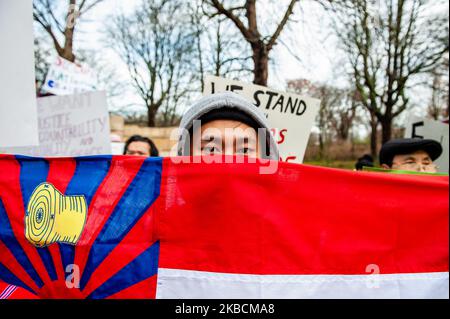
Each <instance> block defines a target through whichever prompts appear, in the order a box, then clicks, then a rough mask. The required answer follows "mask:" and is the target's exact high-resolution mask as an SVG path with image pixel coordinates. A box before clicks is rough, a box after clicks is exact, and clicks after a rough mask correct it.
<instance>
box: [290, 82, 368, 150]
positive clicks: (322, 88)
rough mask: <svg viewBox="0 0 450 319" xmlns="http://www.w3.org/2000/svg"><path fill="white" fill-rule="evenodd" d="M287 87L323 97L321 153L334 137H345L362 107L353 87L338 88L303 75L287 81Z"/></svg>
mask: <svg viewBox="0 0 450 319" xmlns="http://www.w3.org/2000/svg"><path fill="white" fill-rule="evenodd" d="M288 90H290V91H293V92H295V93H298V94H303V95H308V96H311V97H315V98H317V99H320V108H319V113H318V115H317V118H316V125H317V127H318V129H319V152H320V153H319V156H320V158H323V157H324V150H325V146H326V145H328V144H329V143H331V142H332V141H333V140H338V141H346V140H348V139H349V132H350V130H351V128H352V126H353V125H354V122H355V120H356V118H357V109H358V108H360V107H361V103H360V100H359V95H358V93H357V92H356V91H355V90H354V89H353V90H350V89H345V88H337V87H333V86H330V85H327V84H322V83H314V82H311V81H308V80H304V79H297V80H290V81H288Z"/></svg>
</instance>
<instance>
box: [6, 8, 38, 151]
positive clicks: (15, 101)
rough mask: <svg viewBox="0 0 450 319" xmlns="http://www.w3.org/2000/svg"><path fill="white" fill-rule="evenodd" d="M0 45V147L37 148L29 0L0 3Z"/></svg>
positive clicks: (31, 20)
mask: <svg viewBox="0 0 450 319" xmlns="http://www.w3.org/2000/svg"><path fill="white" fill-rule="evenodd" d="M0 43H1V59H0V147H8V146H25V145H37V143H38V138H37V132H38V128H37V126H38V124H37V113H36V85H35V74H34V41H33V4H32V1H31V0H25V1H13V0H0Z"/></svg>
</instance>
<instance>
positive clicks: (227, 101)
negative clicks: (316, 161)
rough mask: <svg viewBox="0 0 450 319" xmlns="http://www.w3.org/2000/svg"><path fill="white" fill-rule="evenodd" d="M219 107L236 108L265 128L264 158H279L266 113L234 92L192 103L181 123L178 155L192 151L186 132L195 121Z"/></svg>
mask: <svg viewBox="0 0 450 319" xmlns="http://www.w3.org/2000/svg"><path fill="white" fill-rule="evenodd" d="M219 109H235V110H236V111H237V112H240V113H244V114H245V115H246V116H248V117H249V118H251V119H252V120H253V121H254V122H255V123H256V124H257V125H258V127H259V128H264V129H265V130H266V139H267V145H268V150H267V151H268V154H267V155H266V154H263V158H266V159H271V160H278V159H279V152H278V146H277V144H276V142H275V140H274V139H273V136H272V134H271V133H270V128H269V126H268V124H267V120H266V117H265V116H264V114H263V113H262V112H261V111H260V110H259V109H258V108H257V107H256V106H254V105H253V104H251V103H250V102H249V101H247V100H246V99H245V98H243V97H241V96H240V95H238V94H236V93H232V92H226V93H217V94H212V95H208V96H205V97H203V98H201V99H200V100H199V101H197V102H196V103H195V104H194V105H192V107H191V108H190V109H189V110H187V112H186V113H185V114H184V115H183V117H182V119H181V123H180V131H179V139H178V141H179V142H178V155H181V156H186V155H189V153H190V139H188V138H186V137H187V134H186V133H187V132H189V131H190V130H192V127H193V122H194V121H195V120H199V119H200V118H201V117H202V116H205V115H206V114H207V113H209V112H213V111H217V110H219ZM266 153H267V152H266Z"/></svg>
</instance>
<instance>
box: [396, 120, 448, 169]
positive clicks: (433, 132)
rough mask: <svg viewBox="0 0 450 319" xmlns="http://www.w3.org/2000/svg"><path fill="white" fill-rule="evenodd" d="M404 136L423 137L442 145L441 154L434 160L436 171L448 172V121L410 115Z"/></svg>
mask: <svg viewBox="0 0 450 319" xmlns="http://www.w3.org/2000/svg"><path fill="white" fill-rule="evenodd" d="M405 137H406V138H425V139H432V140H435V141H438V142H439V143H441V145H442V149H443V152H442V155H441V156H440V157H439V158H438V159H437V160H436V161H435V163H436V165H437V166H438V171H439V172H442V173H448V172H449V146H448V145H449V144H448V143H449V140H448V123H443V122H440V121H435V120H431V119H425V118H420V117H417V116H411V117H410V118H409V121H408V125H407V126H406V130H405Z"/></svg>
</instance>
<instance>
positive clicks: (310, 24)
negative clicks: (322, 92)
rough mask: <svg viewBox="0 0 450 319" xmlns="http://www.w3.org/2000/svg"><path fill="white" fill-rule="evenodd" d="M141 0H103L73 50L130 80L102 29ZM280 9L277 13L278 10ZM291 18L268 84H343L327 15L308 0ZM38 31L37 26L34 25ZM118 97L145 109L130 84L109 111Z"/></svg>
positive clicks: (418, 112)
mask: <svg viewBox="0 0 450 319" xmlns="http://www.w3.org/2000/svg"><path fill="white" fill-rule="evenodd" d="M140 1H141V0H126V1H124V0H105V1H103V2H102V3H100V4H99V5H98V6H97V7H95V8H94V9H93V10H92V11H91V12H89V14H88V15H86V16H85V17H84V19H83V23H82V24H81V28H80V30H79V33H78V36H77V38H76V43H77V44H76V45H77V48H81V49H87V50H93V51H95V52H101V53H102V56H103V58H102V60H103V61H102V63H104V64H108V65H110V66H111V67H114V68H116V70H117V71H118V74H119V75H120V77H121V78H122V79H123V80H125V81H129V82H130V78H129V76H128V71H127V68H126V65H125V64H124V63H123V62H122V61H121V60H120V58H119V57H118V56H117V55H116V53H115V52H114V51H113V50H112V49H110V48H105V45H104V41H103V39H104V37H105V35H104V33H103V31H104V26H105V23H106V21H107V18H108V16H111V15H113V14H116V13H118V12H120V11H123V12H125V13H128V12H131V11H132V10H133V8H134V7H135V6H136V5H137V4H138V3H139V2H140ZM262 1H266V0H262ZM284 2H286V1H282V3H283V4H284ZM283 4H279V6H280V8H283V10H285V7H286V5H283ZM272 8H273V7H272ZM258 10H259V13H260V15H261V16H262V19H261V21H262V20H264V16H265V15H267V16H268V17H271V18H273V19H278V17H276V15H275V14H273V15H271V13H270V12H268V11H267V10H270V8H269V7H267V8H265V7H262V6H260V7H259V8H258ZM281 13H282V12H281V11H280V13H279V14H281ZM274 16H275V17H274ZM292 18H293V19H294V20H295V22H291V23H290V25H289V29H286V30H285V32H284V33H283V34H282V36H281V38H280V41H281V42H282V43H278V45H277V46H275V48H274V50H273V51H272V52H271V59H272V63H271V66H270V71H269V83H268V86H269V87H272V88H275V89H278V90H284V89H285V88H286V82H287V81H288V80H290V79H297V78H305V79H309V80H312V81H318V82H326V83H329V84H333V85H337V86H344V85H346V83H347V82H346V81H347V77H346V75H345V74H342V73H339V70H337V69H334V68H335V66H337V65H339V64H341V63H342V56H341V55H339V53H338V49H337V43H336V39H335V37H334V36H333V35H332V34H333V32H332V30H331V29H330V28H329V26H328V23H329V19H328V17H327V14H326V13H325V12H324V11H323V10H322V9H321V7H320V5H318V4H317V3H316V2H315V1H311V0H309V1H301V2H299V5H297V7H296V10H295V14H294V15H293V16H292ZM260 28H264V25H263V24H262V22H260ZM37 29H38V30H40V29H39V28H37ZM39 32H41V30H40V31H39ZM283 44H284V45H283ZM287 47H288V48H289V49H288V48H287ZM293 54H294V55H296V56H298V57H300V60H298V59H296V58H295V57H294V56H293ZM247 80H248V82H251V81H252V79H251V78H250V79H247ZM416 91H417V94H415V96H417V97H420V99H418V100H416V101H415V103H416V104H421V103H425V101H428V96H429V92H427V91H424V90H421V89H416ZM123 101H126V103H127V104H132V105H134V106H132V107H129V108H128V110H130V111H138V110H142V111H145V108H144V107H143V104H142V102H141V100H140V98H139V96H138V95H137V93H135V91H134V89H133V88H131V87H130V89H129V90H128V92H127V93H126V94H125V95H124V96H121V97H120V98H118V99H116V100H112V101H110V104H111V107H110V108H111V110H114V109H115V107H114V105H121V103H123ZM139 105H140V106H139ZM412 112H413V113H415V114H416V115H424V112H425V111H424V108H423V107H420V108H416V109H414V110H413V111H412ZM406 117H407V114H405V115H404V116H403V119H400V120H401V121H404V120H407V118H406Z"/></svg>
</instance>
